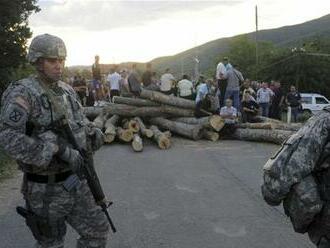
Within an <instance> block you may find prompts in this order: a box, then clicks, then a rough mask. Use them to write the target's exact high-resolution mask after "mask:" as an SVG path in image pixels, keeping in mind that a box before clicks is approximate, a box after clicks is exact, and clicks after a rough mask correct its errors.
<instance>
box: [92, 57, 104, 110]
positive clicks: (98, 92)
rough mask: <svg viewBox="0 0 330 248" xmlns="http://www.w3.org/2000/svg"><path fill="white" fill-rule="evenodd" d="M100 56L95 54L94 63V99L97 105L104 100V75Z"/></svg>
mask: <svg viewBox="0 0 330 248" xmlns="http://www.w3.org/2000/svg"><path fill="white" fill-rule="evenodd" d="M99 62H100V56H98V55H96V56H95V62H94V64H93V65H92V76H93V94H94V101H95V104H96V105H99V104H100V101H101V100H102V83H101V80H102V77H101V68H100V63H99Z"/></svg>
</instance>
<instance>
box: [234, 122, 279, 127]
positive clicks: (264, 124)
mask: <svg viewBox="0 0 330 248" xmlns="http://www.w3.org/2000/svg"><path fill="white" fill-rule="evenodd" d="M237 126H238V127H239V128H249V129H272V128H273V127H272V123H270V122H260V123H239V124H237Z"/></svg>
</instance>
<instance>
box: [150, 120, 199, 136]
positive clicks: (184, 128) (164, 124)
mask: <svg viewBox="0 0 330 248" xmlns="http://www.w3.org/2000/svg"><path fill="white" fill-rule="evenodd" d="M150 123H151V124H153V125H157V126H158V127H160V128H162V129H165V130H170V131H171V132H173V133H176V134H179V135H181V136H183V137H186V138H189V139H193V140H198V139H200V138H201V137H202V129H203V127H202V126H201V125H191V124H186V123H182V122H176V121H170V120H167V119H165V118H162V117H156V118H152V119H150Z"/></svg>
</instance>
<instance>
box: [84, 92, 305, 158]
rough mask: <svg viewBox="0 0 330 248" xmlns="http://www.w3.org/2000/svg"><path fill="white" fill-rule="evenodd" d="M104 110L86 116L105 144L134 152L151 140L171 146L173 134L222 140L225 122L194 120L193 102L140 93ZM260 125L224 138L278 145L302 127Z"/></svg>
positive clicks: (217, 118) (241, 127) (266, 122)
mask: <svg viewBox="0 0 330 248" xmlns="http://www.w3.org/2000/svg"><path fill="white" fill-rule="evenodd" d="M113 101H114V102H113V103H107V104H105V105H104V106H103V107H86V108H84V112H85V114H86V116H87V117H88V118H89V119H90V120H91V121H93V124H94V125H95V126H97V127H99V128H100V129H102V130H103V131H104V135H105V143H107V144H110V143H112V142H114V141H115V140H117V141H120V142H124V143H130V144H131V146H132V148H133V150H134V151H136V152H139V151H142V150H143V149H144V146H145V144H148V143H150V142H145V141H146V140H150V141H151V142H154V143H156V144H157V146H158V147H159V148H160V149H169V148H170V147H171V139H172V133H173V134H176V135H178V136H182V137H185V138H188V139H191V140H199V139H205V140H210V141H213V142H215V141H217V140H219V139H221V138H222V137H224V135H223V133H222V130H223V128H224V126H225V120H223V119H222V118H221V117H220V116H219V115H212V114H210V113H208V112H207V111H204V112H205V117H201V118H196V117H195V115H194V112H195V102H194V101H190V100H186V99H182V98H179V97H175V96H168V95H165V94H162V93H160V92H156V91H151V90H142V92H141V95H140V98H137V97H132V98H130V97H121V96H116V97H114V98H113ZM259 119H260V123H238V124H237V125H236V129H233V131H232V133H231V134H230V135H229V136H228V134H226V135H225V136H226V138H228V137H229V138H231V139H239V140H248V141H259V142H271V143H275V144H281V143H282V142H283V141H284V140H286V139H287V138H288V137H290V135H291V134H292V133H294V132H295V131H297V130H298V129H299V128H300V127H301V126H302V125H301V124H286V123H283V122H281V121H278V120H273V119H269V118H264V117H260V118H259Z"/></svg>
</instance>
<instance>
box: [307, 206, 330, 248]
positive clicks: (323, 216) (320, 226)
mask: <svg viewBox="0 0 330 248" xmlns="http://www.w3.org/2000/svg"><path fill="white" fill-rule="evenodd" d="M308 235H309V238H310V240H311V241H312V242H313V243H314V244H315V245H316V246H317V247H318V248H330V202H326V203H325V205H324V206H323V209H322V212H321V213H320V214H318V215H317V217H316V218H315V220H314V221H313V223H312V224H311V225H310V226H309V228H308Z"/></svg>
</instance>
